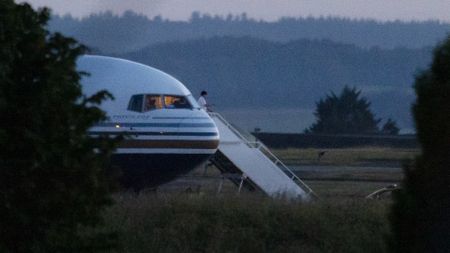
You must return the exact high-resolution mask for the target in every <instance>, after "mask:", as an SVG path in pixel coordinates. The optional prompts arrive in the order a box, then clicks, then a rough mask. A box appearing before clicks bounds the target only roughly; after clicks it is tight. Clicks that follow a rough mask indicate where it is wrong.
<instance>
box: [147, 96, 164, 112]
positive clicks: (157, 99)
mask: <svg viewBox="0 0 450 253" xmlns="http://www.w3.org/2000/svg"><path fill="white" fill-rule="evenodd" d="M161 108H163V104H162V100H161V96H160V95H145V105H144V112H146V111H150V110H155V109H161Z"/></svg>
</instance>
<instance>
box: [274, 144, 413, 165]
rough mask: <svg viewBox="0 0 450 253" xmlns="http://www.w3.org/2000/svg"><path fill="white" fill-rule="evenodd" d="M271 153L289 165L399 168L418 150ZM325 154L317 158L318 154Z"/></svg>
mask: <svg viewBox="0 0 450 253" xmlns="http://www.w3.org/2000/svg"><path fill="white" fill-rule="evenodd" d="M272 152H273V153H274V154H275V155H277V156H278V157H279V158H280V159H281V160H282V161H283V162H285V163H286V164H289V165H334V166H342V165H346V166H370V165H372V166H373V165H377V166H388V167H399V166H401V163H402V161H404V160H408V159H412V158H414V157H415V156H416V155H417V154H418V153H419V150H418V149H397V148H382V147H360V148H341V149H274V150H272ZM320 152H325V153H324V154H323V156H321V157H320V158H319V153H320Z"/></svg>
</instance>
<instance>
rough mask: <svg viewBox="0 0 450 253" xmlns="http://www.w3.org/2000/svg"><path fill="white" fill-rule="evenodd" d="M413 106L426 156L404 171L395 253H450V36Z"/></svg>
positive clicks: (420, 79)
mask: <svg viewBox="0 0 450 253" xmlns="http://www.w3.org/2000/svg"><path fill="white" fill-rule="evenodd" d="M414 89H415V91H416V95H417V99H416V102H415V104H414V105H413V115H414V120H415V123H416V131H417V138H418V140H419V142H420V144H421V147H422V149H421V151H422V153H421V155H420V156H418V157H417V158H416V159H415V160H414V162H413V163H411V164H408V165H406V166H405V167H404V172H405V178H404V181H403V183H402V189H401V190H400V191H399V192H398V193H397V194H396V195H395V196H394V201H395V202H394V205H393V208H392V214H391V223H392V228H393V240H392V241H391V246H392V249H393V251H396V252H449V250H450V240H449V238H450V171H449V166H450V37H448V38H447V39H446V41H444V42H443V43H442V44H440V45H439V46H437V47H436V49H435V50H434V59H433V62H432V64H431V66H430V67H429V69H427V70H426V71H424V72H423V73H421V74H420V75H418V76H417V77H416V80H415V84H414Z"/></svg>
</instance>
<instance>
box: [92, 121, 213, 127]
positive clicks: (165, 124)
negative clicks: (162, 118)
mask: <svg viewBox="0 0 450 253" xmlns="http://www.w3.org/2000/svg"><path fill="white" fill-rule="evenodd" d="M117 126H119V127H215V125H214V124H213V123H110V122H106V123H99V124H97V125H95V126H94V127H117Z"/></svg>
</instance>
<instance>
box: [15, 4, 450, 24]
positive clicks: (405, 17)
mask: <svg viewBox="0 0 450 253" xmlns="http://www.w3.org/2000/svg"><path fill="white" fill-rule="evenodd" d="M16 2H24V1H23V0H16ZM26 2H28V3H30V4H31V5H33V6H34V7H41V6H48V7H50V8H51V9H52V10H53V12H54V13H55V14H59V15H65V14H71V15H72V16H75V17H84V16H88V15H89V14H91V13H98V12H102V11H107V10H110V11H112V12H113V13H116V14H121V13H123V12H124V11H126V10H133V11H135V12H137V13H141V14H144V15H146V16H148V17H150V18H151V17H154V16H156V15H161V16H162V17H164V18H167V19H171V20H187V19H189V17H190V16H191V13H192V12H194V11H198V12H200V13H209V14H212V15H223V16H225V15H227V14H230V13H231V14H241V13H243V12H245V13H247V16H248V17H251V18H254V19H258V20H259V19H262V20H267V21H275V20H277V19H279V18H280V17H283V16H289V17H308V16H312V17H320V16H324V17H326V16H334V17H348V18H355V19H375V20H379V21H394V20H402V21H412V20H416V21H424V20H439V21H442V22H450V0H26Z"/></svg>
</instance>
